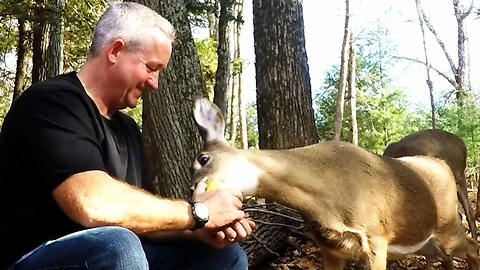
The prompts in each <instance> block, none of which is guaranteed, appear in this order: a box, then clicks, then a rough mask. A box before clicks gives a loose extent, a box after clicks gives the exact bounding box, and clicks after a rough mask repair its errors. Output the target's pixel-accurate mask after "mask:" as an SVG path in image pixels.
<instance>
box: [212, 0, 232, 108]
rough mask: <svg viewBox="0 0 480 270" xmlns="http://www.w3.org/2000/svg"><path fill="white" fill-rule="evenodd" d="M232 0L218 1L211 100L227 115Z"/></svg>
mask: <svg viewBox="0 0 480 270" xmlns="http://www.w3.org/2000/svg"><path fill="white" fill-rule="evenodd" d="M233 3H234V0H224V1H220V18H219V21H218V44H217V55H218V61H217V62H218V64H217V72H216V75H215V86H214V88H213V93H214V96H213V102H214V103H215V104H216V105H217V106H218V108H219V109H220V110H221V111H222V113H223V115H227V103H228V89H229V87H228V85H229V82H230V64H231V63H230V62H231V58H230V24H231V18H232V6H233Z"/></svg>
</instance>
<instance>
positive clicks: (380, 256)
mask: <svg viewBox="0 0 480 270" xmlns="http://www.w3.org/2000/svg"><path fill="white" fill-rule="evenodd" d="M369 244H370V251H369V252H367V262H366V267H365V269H366V270H367V269H369V270H385V269H386V268H387V253H388V241H387V240H386V239H383V238H378V239H370V241H369Z"/></svg>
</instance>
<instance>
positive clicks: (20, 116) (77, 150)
mask: <svg viewBox="0 0 480 270" xmlns="http://www.w3.org/2000/svg"><path fill="white" fill-rule="evenodd" d="M89 170H102V171H105V172H107V173H109V174H110V175H111V176H113V177H115V178H117V179H119V180H123V181H126V182H128V183H129V184H132V185H134V186H137V187H142V188H144V189H146V190H148V191H152V186H151V185H150V183H149V181H148V179H147V168H146V162H145V155H144V150H143V146H142V140H141V134H140V130H139V129H138V127H137V124H136V123H135V121H134V120H133V119H132V118H130V117H129V116H127V115H125V114H123V113H121V112H117V113H115V114H114V115H113V117H112V119H110V120H109V119H106V118H104V117H102V116H101V115H100V113H99V111H98V109H97V107H96V106H95V104H94V102H93V101H92V100H91V99H90V98H89V96H88V95H87V94H86V92H85V89H84V88H83V86H82V84H81V82H80V81H79V80H78V78H77V76H76V73H74V72H72V73H67V74H64V75H60V76H57V77H55V78H53V79H50V80H47V81H44V82H40V83H37V84H35V85H33V86H31V87H30V88H29V89H27V90H26V91H25V92H24V93H23V94H22V95H21V96H20V97H19V99H18V100H17V101H15V103H14V104H13V106H12V107H11V109H10V111H9V112H8V114H7V116H6V117H5V121H4V123H3V126H2V130H1V132H0V269H4V266H5V268H6V267H8V266H7V265H10V264H13V263H14V262H15V261H16V260H18V259H20V257H21V256H22V255H24V254H25V253H27V252H29V251H30V250H32V249H34V248H35V247H37V246H38V245H40V244H42V243H43V242H45V241H47V240H51V239H56V238H59V237H61V236H64V235H66V234H70V233H72V232H75V231H78V230H82V229H84V228H83V227H82V226H80V225H79V224H77V223H75V222H73V221H72V220H70V219H69V218H68V217H67V216H66V215H65V214H64V213H63V211H62V210H61V209H60V208H59V207H58V205H57V204H56V202H55V201H54V199H53V196H52V191H53V190H54V189H55V188H56V187H57V186H58V185H60V184H61V183H62V182H63V181H65V180H66V179H67V178H68V177H69V176H71V175H73V174H75V173H79V172H83V171H89Z"/></svg>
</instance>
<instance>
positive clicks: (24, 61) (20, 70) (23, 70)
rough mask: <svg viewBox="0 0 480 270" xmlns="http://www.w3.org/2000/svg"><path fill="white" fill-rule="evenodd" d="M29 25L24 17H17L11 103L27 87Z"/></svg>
mask: <svg viewBox="0 0 480 270" xmlns="http://www.w3.org/2000/svg"><path fill="white" fill-rule="evenodd" d="M29 30H30V26H29V23H28V22H27V21H26V20H25V19H18V47H17V68H16V72H15V84H14V88H13V98H12V104H13V102H15V100H17V98H18V97H19V96H20V95H21V94H22V92H23V91H24V90H25V89H26V88H27V84H28V81H27V78H28V75H27V74H28V71H27V70H28V60H29V57H30V51H31V50H30V45H31V41H30V39H31V38H30V35H29Z"/></svg>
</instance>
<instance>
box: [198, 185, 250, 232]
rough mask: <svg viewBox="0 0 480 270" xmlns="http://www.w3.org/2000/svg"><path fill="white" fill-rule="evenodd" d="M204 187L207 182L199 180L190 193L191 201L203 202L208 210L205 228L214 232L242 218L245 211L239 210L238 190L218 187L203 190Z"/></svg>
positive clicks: (240, 200)
mask: <svg viewBox="0 0 480 270" xmlns="http://www.w3.org/2000/svg"><path fill="white" fill-rule="evenodd" d="M206 188H207V184H205V183H204V182H200V183H198V184H197V186H196V187H195V191H194V192H193V195H192V199H193V201H195V202H203V203H204V204H205V205H206V206H207V207H208V211H209V212H210V218H209V220H208V222H207V224H205V229H207V230H213V231H214V232H215V233H216V232H217V231H219V230H220V229H221V228H223V227H225V226H227V225H230V224H235V222H238V221H240V220H242V219H243V218H244V216H245V213H244V212H243V211H242V210H240V209H241V208H242V200H243V196H242V193H241V192H240V191H239V190H236V189H218V190H215V191H209V192H205V190H206ZM236 226H237V225H236ZM232 235H233V234H232Z"/></svg>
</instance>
